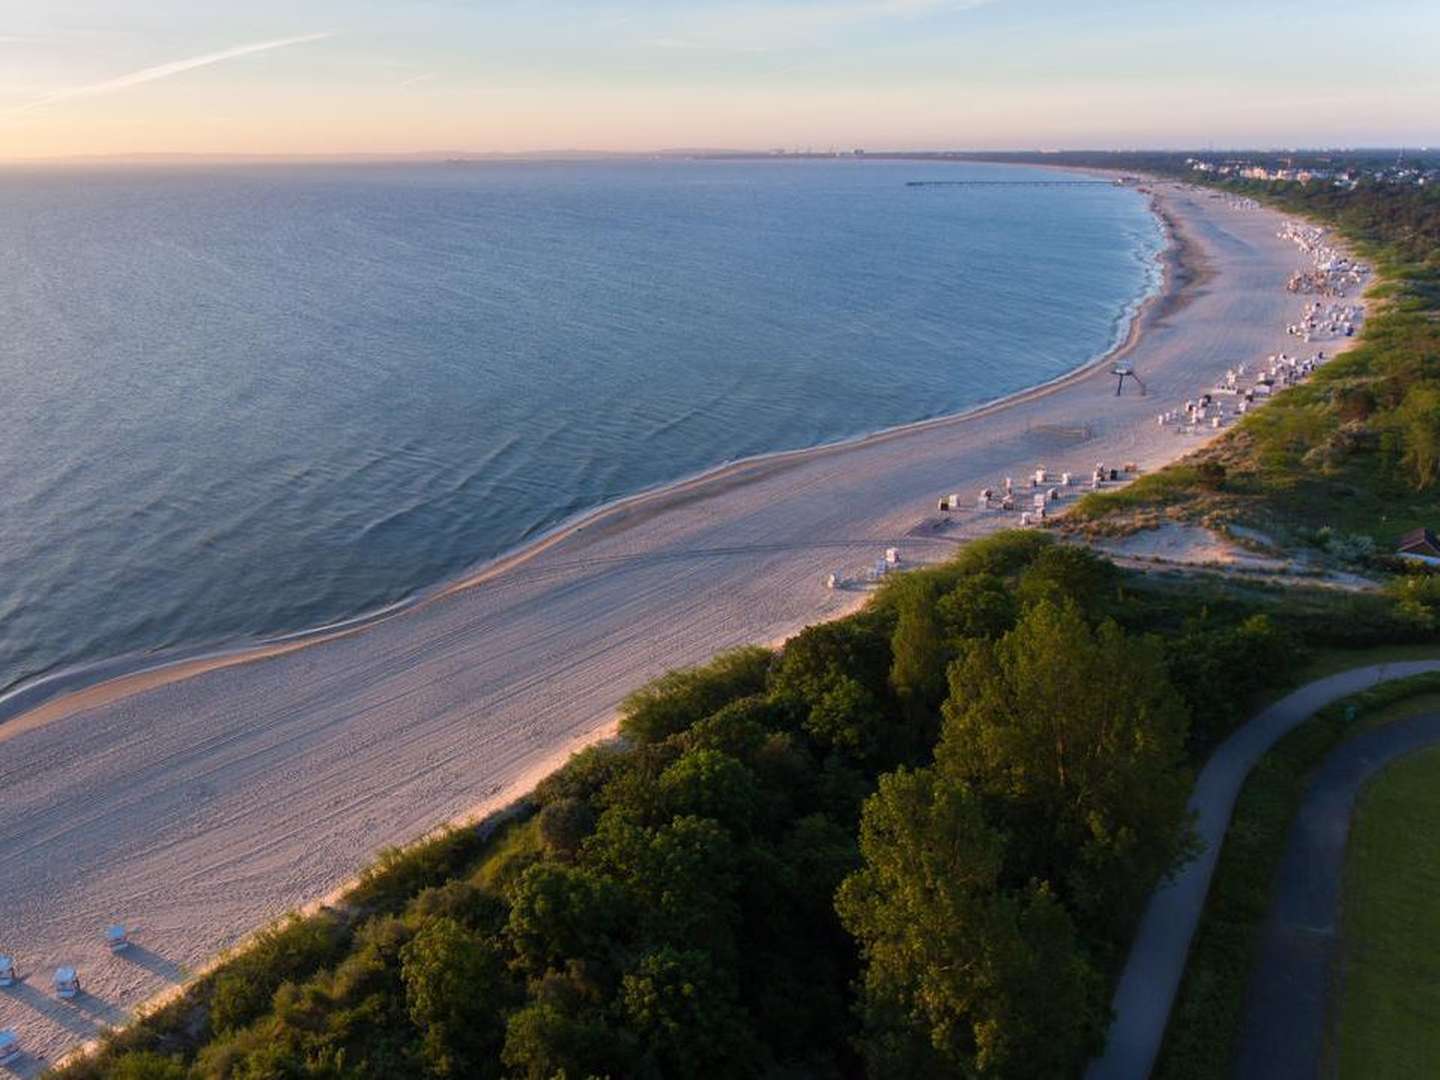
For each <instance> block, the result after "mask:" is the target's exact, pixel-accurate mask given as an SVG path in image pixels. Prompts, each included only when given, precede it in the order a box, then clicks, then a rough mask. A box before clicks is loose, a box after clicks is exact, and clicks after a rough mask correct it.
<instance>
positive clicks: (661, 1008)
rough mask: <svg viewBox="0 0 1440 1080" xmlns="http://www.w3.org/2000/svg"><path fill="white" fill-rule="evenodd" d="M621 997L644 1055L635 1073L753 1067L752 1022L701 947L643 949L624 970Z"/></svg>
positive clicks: (712, 1072) (714, 1072) (708, 1072)
mask: <svg viewBox="0 0 1440 1080" xmlns="http://www.w3.org/2000/svg"><path fill="white" fill-rule="evenodd" d="M619 1004H620V1014H621V1017H622V1021H621V1022H622V1023H623V1024H624V1026H625V1027H626V1028H627V1029H629V1030H630V1031H631V1032H633V1033H634V1034H635V1036H636V1038H637V1044H638V1046H639V1048H640V1052H641V1055H642V1057H641V1063H640V1067H639V1068H638V1069H637V1070H636V1072H637V1074H638V1075H651V1076H656V1077H662V1076H714V1077H722V1076H742V1075H753V1073H754V1068H753V1066H754V1062H755V1057H756V1048H755V1046H754V1039H753V1036H752V1034H751V1030H750V1025H749V1023H748V1021H747V1019H746V1017H745V1014H744V1012H743V1010H742V1009H741V1008H740V1006H739V1003H738V1001H737V999H736V993H735V987H734V986H733V984H732V982H731V981H730V980H729V979H728V978H726V977H725V976H724V975H722V974H721V973H720V972H717V971H716V970H715V967H714V965H713V964H712V962H711V959H710V957H709V956H708V955H707V954H706V953H704V952H702V951H700V950H698V949H677V948H674V947H671V946H668V945H667V946H662V947H660V948H659V949H657V950H654V951H652V952H649V953H647V954H646V955H645V956H643V957H641V959H640V962H639V963H638V964H637V965H636V966H635V969H634V970H633V971H631V972H630V973H629V974H627V975H626V976H625V978H624V982H623V984H622V986H621V991H620V1002H619Z"/></svg>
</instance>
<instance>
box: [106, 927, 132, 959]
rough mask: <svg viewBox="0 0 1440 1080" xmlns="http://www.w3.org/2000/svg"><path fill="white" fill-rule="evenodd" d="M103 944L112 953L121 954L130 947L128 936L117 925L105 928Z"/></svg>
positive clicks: (123, 928) (122, 928)
mask: <svg viewBox="0 0 1440 1080" xmlns="http://www.w3.org/2000/svg"><path fill="white" fill-rule="evenodd" d="M105 944H106V946H107V947H108V948H109V949H110V951H111V952H112V953H116V952H123V951H124V950H126V949H128V948H129V947H130V935H129V934H127V933H126V932H125V927H123V926H121V925H120V924H119V923H116V924H115V925H114V926H107V927H106V928H105Z"/></svg>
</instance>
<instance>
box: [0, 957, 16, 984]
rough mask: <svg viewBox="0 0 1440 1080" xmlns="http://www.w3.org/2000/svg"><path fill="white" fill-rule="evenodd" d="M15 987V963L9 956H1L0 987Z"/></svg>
mask: <svg viewBox="0 0 1440 1080" xmlns="http://www.w3.org/2000/svg"><path fill="white" fill-rule="evenodd" d="M14 985H15V961H14V960H12V959H11V958H10V957H8V956H0V986H14Z"/></svg>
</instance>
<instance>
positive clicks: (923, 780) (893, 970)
mask: <svg viewBox="0 0 1440 1080" xmlns="http://www.w3.org/2000/svg"><path fill="white" fill-rule="evenodd" d="M860 850H861V853H862V856H863V858H864V864H863V867H862V868H861V869H860V870H859V871H857V872H856V873H854V874H852V875H851V876H850V877H849V878H847V879H846V880H845V882H844V884H843V885H842V886H841V887H840V890H839V893H838V894H837V897H836V910H837V911H838V912H839V914H840V917H841V920H842V921H843V922H844V924H845V927H846V929H848V930H849V931H850V933H851V934H853V935H854V936H855V938H856V939H857V941H858V942H859V944H860V949H861V953H862V956H863V959H864V964H865V968H864V976H863V979H862V993H863V1000H862V1013H863V1015H864V1017H865V1022H866V1034H865V1039H864V1043H865V1049H866V1056H867V1059H868V1061H869V1064H870V1072H871V1075H872V1076H876V1077H883V1076H892V1075H924V1076H934V1077H942V1076H955V1077H976V1076H979V1077H1037V1078H1038V1077H1051V1076H1062V1075H1067V1074H1071V1073H1073V1072H1074V1071H1075V1069H1076V1067H1077V1066H1078V1065H1079V1064H1080V1062H1081V1061H1082V1060H1083V1058H1084V1056H1085V1054H1087V1053H1088V1052H1090V1051H1091V1050H1092V1049H1093V1047H1094V1045H1095V1041H1096V1032H1097V1030H1098V1024H1097V1022H1096V1019H1097V1017H1098V1016H1099V1015H1100V1014H1101V1012H1102V1004H1101V1002H1102V998H1101V991H1102V987H1101V984H1100V983H1099V981H1098V980H1097V979H1096V978H1095V976H1094V974H1093V972H1092V971H1091V970H1090V968H1089V967H1088V965H1087V964H1086V963H1085V961H1084V960H1083V958H1082V957H1081V956H1080V954H1079V952H1078V951H1077V949H1076V946H1075V940H1074V933H1073V928H1072V927H1071V925H1070V921H1069V918H1068V916H1067V915H1066V914H1065V912H1064V910H1063V908H1061V906H1060V905H1059V904H1058V903H1057V902H1056V901H1055V899H1054V898H1053V897H1052V896H1050V895H1049V894H1048V893H1047V892H1046V891H1045V890H1043V889H1040V888H1034V887H1030V888H1025V889H1022V890H1021V891H1020V892H1019V893H1016V894H1011V893H1007V892H1006V891H1004V890H1003V889H1002V888H1001V886H1000V877H1001V873H1002V868H1003V861H1004V853H1005V842H1004V838H1003V837H1002V836H1001V835H1000V834H999V833H997V832H996V831H995V830H994V829H992V828H991V827H990V826H989V825H988V824H987V823H986V821H985V811H984V804H983V801H982V800H981V799H980V798H979V797H978V796H977V795H975V794H974V793H972V792H971V791H970V790H968V788H967V787H966V786H965V785H964V784H962V783H960V782H958V781H956V780H953V779H949V778H947V777H944V776H942V775H939V774H937V773H936V772H935V771H934V770H928V769H927V770H920V771H917V772H909V771H906V770H903V769H902V770H900V771H899V772H896V773H892V774H890V775H888V776H886V777H883V778H882V779H881V781H880V787H879V790H878V791H877V792H876V793H875V795H873V796H872V797H871V798H870V799H869V800H868V801H867V802H866V804H865V811H864V815H863V818H862V822H861V829H860Z"/></svg>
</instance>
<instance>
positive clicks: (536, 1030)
mask: <svg viewBox="0 0 1440 1080" xmlns="http://www.w3.org/2000/svg"><path fill="white" fill-rule="evenodd" d="M501 1060H502V1061H503V1062H504V1063H505V1064H506V1065H508V1066H509V1067H510V1072H509V1073H508V1074H507V1075H510V1076H519V1077H524V1078H525V1080H569V1078H573V1080H587V1078H590V1077H616V1078H618V1077H622V1076H633V1075H634V1063H635V1049H634V1038H633V1037H632V1036H630V1035H629V1033H628V1032H625V1031H623V1030H617V1029H616V1028H615V1027H614V1026H613V1025H611V1024H610V1023H609V1022H608V1021H607V1019H606V1016H605V1012H604V1010H603V1009H602V1008H601V1007H600V1004H599V1002H597V1001H596V1000H595V996H594V994H593V992H592V991H591V989H590V988H589V987H587V986H585V985H584V980H583V979H582V980H577V979H575V978H572V977H569V976H566V975H560V974H552V975H550V976H547V977H546V978H545V979H544V980H542V982H541V983H540V985H539V986H538V987H537V990H536V993H535V997H534V999H533V1000H532V1001H530V1002H529V1003H528V1004H526V1005H525V1006H524V1007H523V1008H521V1009H518V1010H516V1011H515V1012H514V1013H512V1014H511V1016H510V1018H509V1021H508V1022H507V1024H506V1032H505V1048H504V1050H503V1051H502V1052H501Z"/></svg>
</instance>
